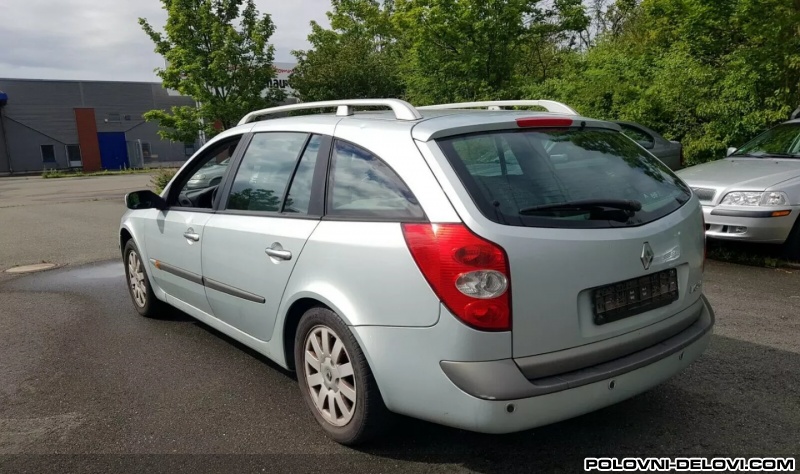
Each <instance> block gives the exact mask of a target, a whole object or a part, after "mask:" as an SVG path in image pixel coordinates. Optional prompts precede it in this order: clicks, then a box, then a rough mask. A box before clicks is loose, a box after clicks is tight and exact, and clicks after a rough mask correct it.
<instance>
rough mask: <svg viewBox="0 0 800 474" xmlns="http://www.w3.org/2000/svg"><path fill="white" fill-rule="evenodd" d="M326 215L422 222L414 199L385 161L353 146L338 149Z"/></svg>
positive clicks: (336, 146)
mask: <svg viewBox="0 0 800 474" xmlns="http://www.w3.org/2000/svg"><path fill="white" fill-rule="evenodd" d="M328 189H329V191H328V199H327V206H326V207H327V209H326V213H327V214H328V215H330V216H337V217H352V218H369V219H398V220H405V219H411V220H419V219H422V218H424V216H425V214H424V213H423V212H422V208H421V207H420V205H419V203H418V202H417V200H416V198H415V197H414V195H413V194H412V193H411V191H410V190H409V189H408V187H407V186H406V185H405V183H404V182H403V181H402V180H401V179H400V177H399V176H397V174H396V173H395V172H394V171H393V170H392V169H391V168H390V167H389V166H388V165H387V164H386V163H385V162H383V160H381V159H380V158H378V157H377V156H375V155H373V154H372V153H370V152H368V151H367V150H365V149H363V148H360V147H357V146H355V145H353V144H351V143H347V142H343V141H337V142H336V144H335V145H334V149H333V156H332V162H331V173H330V182H329V184H328Z"/></svg>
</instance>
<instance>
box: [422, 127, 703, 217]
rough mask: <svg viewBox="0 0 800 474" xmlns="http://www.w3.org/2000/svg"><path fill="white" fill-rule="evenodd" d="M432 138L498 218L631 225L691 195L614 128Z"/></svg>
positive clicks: (486, 213) (664, 211)
mask: <svg viewBox="0 0 800 474" xmlns="http://www.w3.org/2000/svg"><path fill="white" fill-rule="evenodd" d="M438 143H439V145H440V147H441V148H442V150H443V151H444V153H445V155H446V156H447V159H448V161H449V162H450V163H451V165H452V166H453V168H454V170H455V171H456V173H457V174H458V175H459V178H460V179H461V181H462V183H463V184H464V186H465V187H466V189H467V191H468V192H469V194H470V195H471V197H472V199H473V201H474V202H475V204H476V205H477V206H478V208H479V209H480V211H481V212H482V213H483V215H484V216H486V218H488V219H490V220H492V221H494V222H498V223H500V224H505V225H515V226H525V227H564V228H608V227H625V226H636V225H642V224H646V223H648V222H652V221H654V220H656V219H659V218H661V217H663V216H665V215H667V214H669V213H672V212H674V211H675V210H677V209H678V208H680V207H681V206H682V205H683V204H684V203H686V202H687V201H688V200H689V198H690V196H691V192H690V190H689V189H688V188H687V187H686V185H685V184H683V182H682V181H680V180H679V179H678V178H677V177H676V176H675V175H674V174H673V173H672V172H671V171H670V170H669V169H668V168H667V167H666V166H664V165H663V164H662V163H661V162H660V161H658V160H657V159H655V158H654V157H653V156H652V155H650V154H648V153H647V152H645V151H644V150H642V149H641V148H640V147H638V146H637V145H636V144H635V143H634V142H633V141H631V140H630V139H628V138H627V137H625V136H624V135H622V134H621V133H620V132H617V131H614V130H609V129H600V128H582V129H535V130H532V129H529V130H515V131H500V132H484V133H477V134H470V135H464V136H457V137H450V138H447V139H442V140H439V141H438Z"/></svg>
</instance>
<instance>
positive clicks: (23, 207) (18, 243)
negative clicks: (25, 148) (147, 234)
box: [0, 174, 150, 281]
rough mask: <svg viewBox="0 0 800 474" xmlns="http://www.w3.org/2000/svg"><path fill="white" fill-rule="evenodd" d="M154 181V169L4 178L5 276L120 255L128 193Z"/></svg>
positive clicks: (0, 255)
mask: <svg viewBox="0 0 800 474" xmlns="http://www.w3.org/2000/svg"><path fill="white" fill-rule="evenodd" d="M149 184H150V175H148V174H131V175H119V176H101V177H93V178H89V177H84V178H57V179H42V178H39V177H21V178H0V281H2V280H3V279H4V278H7V276H6V275H5V274H4V273H3V271H4V270H6V269H8V268H10V267H13V266H16V265H31V264H35V263H41V262H49V263H55V264H57V265H66V264H72V265H77V264H81V263H88V262H96V261H99V260H107V259H110V258H114V257H116V256H117V255H118V250H117V247H116V242H117V232H118V229H119V219H120V217H121V216H122V214H123V213H124V212H125V204H124V202H123V197H124V194H125V193H127V192H130V191H135V190H137V189H145V188H147V187H148V186H149Z"/></svg>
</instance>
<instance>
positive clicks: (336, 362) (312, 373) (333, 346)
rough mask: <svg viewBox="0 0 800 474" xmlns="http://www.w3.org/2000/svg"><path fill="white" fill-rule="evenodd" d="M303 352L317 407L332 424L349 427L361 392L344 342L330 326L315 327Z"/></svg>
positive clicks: (307, 376) (310, 388) (307, 380)
mask: <svg viewBox="0 0 800 474" xmlns="http://www.w3.org/2000/svg"><path fill="white" fill-rule="evenodd" d="M304 349H305V351H304V352H305V357H304V359H305V363H304V365H305V376H306V383H307V384H308V389H309V394H310V395H311V399H312V400H313V402H314V406H315V407H316V409H317V411H318V412H319V413H320V415H322V418H323V419H324V420H325V421H327V422H328V423H330V424H331V425H333V426H344V425H346V424H347V423H349V422H350V420H351V419H352V418H353V414H354V413H355V408H356V403H357V400H358V393H357V387H356V380H355V375H354V374H353V364H352V362H351V359H350V354H348V353H347V349H346V348H345V347H344V344H343V343H342V339H341V338H340V337H339V335H338V334H336V332H334V331H333V330H332V329H331V328H329V327H327V326H315V327H314V328H312V329H311V331H309V333H308V335H307V336H306V340H305V344H304Z"/></svg>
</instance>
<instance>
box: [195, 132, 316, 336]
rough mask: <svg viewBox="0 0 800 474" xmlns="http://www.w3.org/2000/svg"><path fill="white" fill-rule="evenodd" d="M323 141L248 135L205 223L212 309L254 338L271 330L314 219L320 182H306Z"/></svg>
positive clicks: (205, 257)
mask: <svg viewBox="0 0 800 474" xmlns="http://www.w3.org/2000/svg"><path fill="white" fill-rule="evenodd" d="M328 142H329V140H328V139H326V138H323V137H321V136H319V135H313V136H309V135H308V134H305V133H284V132H267V133H257V134H255V135H253V138H252V141H251V142H250V144H249V146H248V148H247V151H245V154H244V157H243V158H242V160H241V164H240V165H239V167H238V170H237V171H236V176H235V178H234V180H233V183H232V184H231V186H230V192H229V194H228V195H227V196H225V197H223V200H222V201H221V202H220V206H219V207H220V210H219V211H218V212H217V213H216V214H215V215H214V216H213V217H211V219H210V220H209V221H208V223H207V224H206V226H205V231H204V233H203V240H202V242H203V244H202V245H203V276H204V281H205V285H206V295H207V296H208V301H209V303H210V304H211V308H212V310H213V312H214V315H215V317H217V318H218V319H220V320H222V321H224V322H226V323H227V324H230V325H231V326H233V327H235V328H237V329H239V330H240V331H242V332H244V333H246V334H248V335H249V336H251V337H254V338H256V339H259V340H261V341H269V340H270V339H271V337H272V332H273V329H274V326H275V320H276V316H277V314H278V307H279V305H280V302H281V297H282V296H283V291H284V289H285V288H286V284H287V283H288V281H289V277H290V275H291V273H292V270H293V269H294V265H295V263H296V262H297V259H298V258H299V257H300V253H301V251H302V250H303V246H304V245H305V243H306V241H307V240H308V238H309V237H310V236H311V233H312V232H313V231H314V229H315V228H316V227H317V225H318V224H319V219H320V216H321V214H322V206H321V203H322V189H323V186H321V185H320V186H314V185H313V183H314V181H315V179H316V180H317V182H319V183H320V184H321V183H322V182H323V180H324V173H325V170H324V160H323V159H321V158H320V157H321V156H323V155H324V154H325V153H326V151H327V149H328V145H327V143H328ZM298 159H299V160H300V161H299V163H298ZM317 163H320V164H321V166H317ZM290 183H291V184H290ZM312 189H316V191H315V193H314V196H312ZM315 203H317V204H315Z"/></svg>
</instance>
